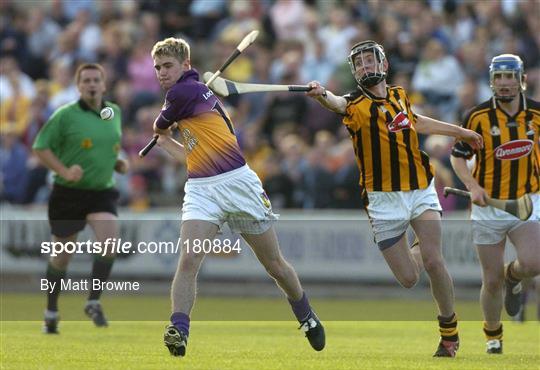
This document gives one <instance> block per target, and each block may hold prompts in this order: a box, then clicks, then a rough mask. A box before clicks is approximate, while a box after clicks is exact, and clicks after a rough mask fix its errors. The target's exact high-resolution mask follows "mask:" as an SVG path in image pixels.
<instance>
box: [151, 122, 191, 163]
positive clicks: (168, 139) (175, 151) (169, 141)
mask: <svg viewBox="0 0 540 370" xmlns="http://www.w3.org/2000/svg"><path fill="white" fill-rule="evenodd" d="M176 127H177V124H176V123H174V124H173V125H172V126H171V127H170V128H168V129H166V130H164V131H165V133H164V134H162V135H159V136H158V140H157V145H159V146H160V147H161V148H163V149H165V151H166V152H167V153H168V154H169V155H170V156H171V157H173V158H174V159H176V160H178V161H181V162H183V161H185V154H184V151H183V149H184V146H183V145H182V144H180V143H179V142H178V141H176V140H175V139H173V138H172V130H174V129H175V128H176Z"/></svg>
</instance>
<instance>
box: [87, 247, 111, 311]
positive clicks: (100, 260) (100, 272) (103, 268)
mask: <svg viewBox="0 0 540 370" xmlns="http://www.w3.org/2000/svg"><path fill="white" fill-rule="evenodd" d="M113 263H114V257H102V256H97V257H95V258H94V265H93V266H92V282H93V281H94V279H98V280H99V281H100V282H104V281H107V279H108V278H109V275H110V274H111V270H112V266H113ZM91 285H92V288H91V289H90V295H89V296H88V300H89V301H93V300H96V301H97V300H99V297H100V296H101V292H102V289H96V290H94V288H93V286H94V284H91Z"/></svg>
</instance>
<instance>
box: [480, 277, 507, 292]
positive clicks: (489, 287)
mask: <svg viewBox="0 0 540 370" xmlns="http://www.w3.org/2000/svg"><path fill="white" fill-rule="evenodd" d="M482 285H483V286H484V290H486V291H487V292H488V293H492V294H496V293H498V292H500V291H501V290H502V288H503V285H504V277H503V276H490V277H484V281H483V282H482Z"/></svg>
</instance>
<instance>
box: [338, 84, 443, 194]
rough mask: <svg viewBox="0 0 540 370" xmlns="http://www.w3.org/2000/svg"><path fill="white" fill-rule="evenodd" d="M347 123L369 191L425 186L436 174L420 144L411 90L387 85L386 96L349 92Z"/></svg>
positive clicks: (361, 181)
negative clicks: (409, 97) (409, 95)
mask: <svg viewBox="0 0 540 370" xmlns="http://www.w3.org/2000/svg"><path fill="white" fill-rule="evenodd" d="M344 98H345V99H347V111H346V114H345V117H344V118H343V124H344V125H345V126H346V127H347V130H348V131H349V134H350V135H351V139H352V142H353V146H354V152H355V155H356V162H357V165H358V169H359V170H360V186H361V187H362V189H364V190H366V191H387V192H388V191H409V190H416V189H425V188H427V187H428V186H429V183H430V182H431V179H432V178H433V168H432V166H431V164H430V163H429V157H428V155H427V154H426V153H424V152H422V151H421V150H420V149H419V147H418V135H417V133H416V130H415V127H414V126H415V124H416V119H417V117H416V115H415V114H414V113H413V112H412V110H411V105H410V102H409V99H408V97H407V94H406V93H405V90H403V88H401V87H398V86H389V87H387V94H386V98H379V97H376V96H374V95H373V94H371V93H370V92H369V91H363V90H357V91H355V92H353V93H351V94H348V95H345V96H344Z"/></svg>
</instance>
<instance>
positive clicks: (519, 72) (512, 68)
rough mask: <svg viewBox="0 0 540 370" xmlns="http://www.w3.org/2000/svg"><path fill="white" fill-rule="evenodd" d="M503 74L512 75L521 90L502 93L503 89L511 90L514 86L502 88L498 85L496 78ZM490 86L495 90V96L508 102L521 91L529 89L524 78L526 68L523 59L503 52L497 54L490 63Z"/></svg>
mask: <svg viewBox="0 0 540 370" xmlns="http://www.w3.org/2000/svg"><path fill="white" fill-rule="evenodd" d="M501 75H511V76H512V78H513V79H515V80H516V82H517V87H518V89H517V90H519V91H516V93H515V94H511V95H501V94H500V93H501V91H500V90H501V89H503V90H507V91H510V90H511V89H512V87H507V88H506V87H505V88H501V87H499V86H496V81H495V80H496V79H498V78H500V77H501ZM489 86H490V87H491V90H492V91H493V96H494V97H495V99H497V100H499V101H501V102H503V103H508V102H511V101H512V100H514V99H515V97H516V96H517V95H518V93H519V92H521V93H523V92H525V90H526V89H527V86H526V84H525V78H524V69H523V61H522V60H521V58H520V57H519V56H517V55H513V54H501V55H497V56H496V57H494V58H493V59H492V60H491V64H490V65H489Z"/></svg>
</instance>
